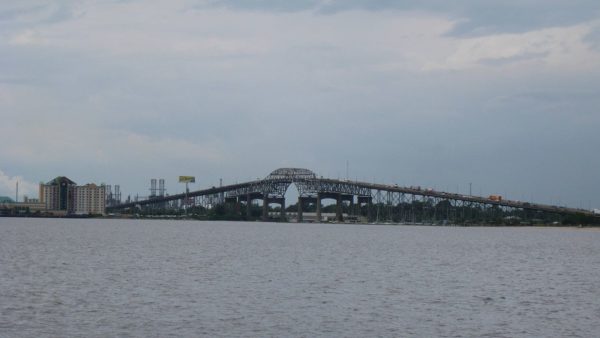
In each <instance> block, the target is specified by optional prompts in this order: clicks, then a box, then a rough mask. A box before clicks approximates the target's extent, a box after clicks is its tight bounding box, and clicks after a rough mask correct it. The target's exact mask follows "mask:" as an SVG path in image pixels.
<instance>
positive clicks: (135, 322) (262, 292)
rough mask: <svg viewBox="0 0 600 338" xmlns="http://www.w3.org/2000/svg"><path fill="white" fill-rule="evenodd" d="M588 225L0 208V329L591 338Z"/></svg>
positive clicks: (599, 256)
mask: <svg viewBox="0 0 600 338" xmlns="http://www.w3.org/2000/svg"><path fill="white" fill-rule="evenodd" d="M599 267H600V231H598V230H596V229H573V228H460V227H427V226H422V227H418V226H376V225H345V224H276V223H237V222H193V221H162V220H150V221H148V220H80V219H78V220H76V219H15V218H0V337H106V336H120V337H169V336H172V337H195V336H207V337H219V336H227V337H230V336H246V337H247V336H256V337H269V336H273V337H282V336H304V337H315V336H325V337H344V336H345V337H375V336H382V337H397V336H416V337H423V336H429V337H434V336H435V337H484V336H489V337H593V336H598V335H599V333H600V272H599Z"/></svg>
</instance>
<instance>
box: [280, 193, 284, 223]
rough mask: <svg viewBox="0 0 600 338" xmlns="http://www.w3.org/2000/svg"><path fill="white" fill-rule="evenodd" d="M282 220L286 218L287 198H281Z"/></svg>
mask: <svg viewBox="0 0 600 338" xmlns="http://www.w3.org/2000/svg"><path fill="white" fill-rule="evenodd" d="M280 217H281V220H285V198H282V199H281V214H280Z"/></svg>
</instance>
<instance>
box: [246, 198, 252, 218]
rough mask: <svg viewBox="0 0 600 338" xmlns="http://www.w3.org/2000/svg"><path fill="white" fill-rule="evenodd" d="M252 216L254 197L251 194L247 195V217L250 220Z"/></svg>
mask: <svg viewBox="0 0 600 338" xmlns="http://www.w3.org/2000/svg"><path fill="white" fill-rule="evenodd" d="M250 217H252V198H250V194H248V195H246V219H247V220H249V219H250Z"/></svg>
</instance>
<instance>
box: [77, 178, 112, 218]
mask: <svg viewBox="0 0 600 338" xmlns="http://www.w3.org/2000/svg"><path fill="white" fill-rule="evenodd" d="M105 211H106V189H105V186H104V185H100V186H98V185H95V184H93V183H89V184H86V185H81V186H76V187H75V213H76V214H93V215H101V214H104V212H105Z"/></svg>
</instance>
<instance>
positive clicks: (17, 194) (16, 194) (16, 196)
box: [15, 181, 19, 203]
mask: <svg viewBox="0 0 600 338" xmlns="http://www.w3.org/2000/svg"><path fill="white" fill-rule="evenodd" d="M15 203H19V181H17V192H16V193H15Z"/></svg>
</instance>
